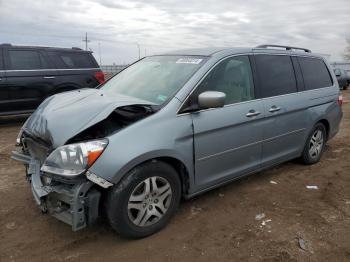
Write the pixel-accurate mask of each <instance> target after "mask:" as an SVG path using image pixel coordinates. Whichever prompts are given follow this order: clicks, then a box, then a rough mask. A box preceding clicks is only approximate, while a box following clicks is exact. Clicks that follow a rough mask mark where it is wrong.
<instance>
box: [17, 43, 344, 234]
mask: <svg viewBox="0 0 350 262" xmlns="http://www.w3.org/2000/svg"><path fill="white" fill-rule="evenodd" d="M341 104H342V97H341V96H340V94H339V86H338V83H337V80H336V77H335V75H334V73H333V70H331V68H330V66H329V64H328V63H327V61H326V60H324V59H323V58H322V57H321V56H319V55H316V54H314V53H311V52H310V50H308V49H303V48H296V47H289V46H275V45H263V46H258V47H256V48H206V49H194V50H183V51H178V52H172V53H168V54H164V55H155V56H150V57H146V58H143V59H141V60H140V61H138V62H136V63H134V64H132V65H131V66H129V67H127V68H126V69H125V70H123V71H122V72H120V73H119V74H117V75H116V76H115V77H113V78H112V79H110V80H109V81H107V82H106V83H105V84H103V85H101V86H99V87H98V88H97V89H80V90H78V91H70V92H66V93H62V94H57V95H54V96H51V97H49V98H47V99H46V100H45V101H44V102H43V103H42V104H41V105H40V106H39V108H38V109H37V110H36V111H35V113H34V114H33V115H31V117H30V118H29V119H28V120H27V121H26V123H25V124H24V125H23V127H22V129H21V131H20V133H19V136H18V139H17V145H18V146H19V148H20V150H17V151H14V152H13V155H12V158H13V159H15V160H18V161H21V162H23V163H24V165H25V166H26V177H27V179H28V181H29V182H30V185H31V189H32V193H33V196H34V199H35V201H36V202H37V204H38V205H39V207H40V208H41V210H42V211H43V212H47V213H49V214H51V215H52V216H54V217H56V218H57V219H59V220H61V221H63V222H65V223H67V224H69V225H71V226H72V229H73V230H74V231H75V230H79V229H82V228H84V227H86V226H88V225H91V224H93V223H94V222H95V221H96V219H97V218H98V217H99V216H100V215H101V214H105V216H106V217H107V219H108V221H109V223H110V225H111V226H112V228H113V229H115V230H116V231H117V232H118V233H119V234H120V235H122V236H124V237H129V238H140V237H145V236H148V235H150V234H153V233H155V232H157V231H159V230H160V229H161V228H162V227H164V226H165V225H166V224H167V222H168V221H169V220H170V218H171V217H172V216H173V215H174V213H175V211H176V209H177V207H178V205H179V202H180V199H181V198H186V199H187V198H190V197H193V196H195V195H198V194H200V193H203V192H205V191H208V190H210V189H212V188H215V187H218V186H220V185H223V184H225V183H228V182H230V181H233V180H236V179H239V178H241V177H243V176H246V175H250V174H252V173H256V172H258V171H261V170H263V169H266V168H269V167H271V166H274V165H278V164H280V163H282V162H285V161H288V160H291V159H295V158H300V159H301V160H302V162H304V163H305V164H314V163H316V162H318V161H319V160H320V157H321V155H322V152H323V149H324V145H325V143H326V142H327V141H328V140H329V139H331V138H332V137H333V136H334V135H335V134H336V133H337V132H338V129H339V124H340V121H341V118H342V110H341ZM102 211H103V212H102Z"/></svg>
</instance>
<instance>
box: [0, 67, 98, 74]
mask: <svg viewBox="0 0 350 262" xmlns="http://www.w3.org/2000/svg"><path fill="white" fill-rule="evenodd" d="M58 70H59V71H73V70H101V68H99V67H93V68H57V69H53V68H48V69H26V70H0V72H5V73H6V72H42V71H58Z"/></svg>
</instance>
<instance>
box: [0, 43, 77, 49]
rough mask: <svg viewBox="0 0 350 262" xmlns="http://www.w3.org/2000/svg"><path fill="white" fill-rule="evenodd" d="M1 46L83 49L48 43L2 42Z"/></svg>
mask: <svg viewBox="0 0 350 262" xmlns="http://www.w3.org/2000/svg"><path fill="white" fill-rule="evenodd" d="M0 46H4V47H11V46H14V47H29V48H35V47H41V48H63V49H72V50H82V51H83V49H81V48H80V47H75V46H73V47H64V46H46V45H25V44H15V45H12V44H10V43H2V44H1V43H0Z"/></svg>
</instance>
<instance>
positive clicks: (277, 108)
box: [269, 106, 281, 113]
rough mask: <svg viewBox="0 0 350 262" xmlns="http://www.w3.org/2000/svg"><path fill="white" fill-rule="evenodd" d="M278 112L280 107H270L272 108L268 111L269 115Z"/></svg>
mask: <svg viewBox="0 0 350 262" xmlns="http://www.w3.org/2000/svg"><path fill="white" fill-rule="evenodd" d="M280 110H281V108H280V107H277V106H272V107H271V108H270V109H269V112H270V113H273V112H277V111H280Z"/></svg>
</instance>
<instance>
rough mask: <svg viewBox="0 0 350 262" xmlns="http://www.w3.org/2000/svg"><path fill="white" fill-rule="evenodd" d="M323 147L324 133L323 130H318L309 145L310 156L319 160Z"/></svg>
mask: <svg viewBox="0 0 350 262" xmlns="http://www.w3.org/2000/svg"><path fill="white" fill-rule="evenodd" d="M322 147H323V133H322V131H321V130H316V131H315V132H314V134H313V135H312V137H311V140H310V145H309V154H310V156H311V157H312V158H317V157H318V156H319V155H320V154H321V151H322Z"/></svg>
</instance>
